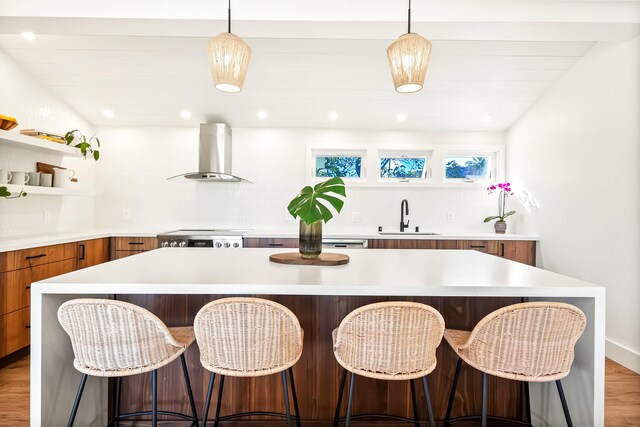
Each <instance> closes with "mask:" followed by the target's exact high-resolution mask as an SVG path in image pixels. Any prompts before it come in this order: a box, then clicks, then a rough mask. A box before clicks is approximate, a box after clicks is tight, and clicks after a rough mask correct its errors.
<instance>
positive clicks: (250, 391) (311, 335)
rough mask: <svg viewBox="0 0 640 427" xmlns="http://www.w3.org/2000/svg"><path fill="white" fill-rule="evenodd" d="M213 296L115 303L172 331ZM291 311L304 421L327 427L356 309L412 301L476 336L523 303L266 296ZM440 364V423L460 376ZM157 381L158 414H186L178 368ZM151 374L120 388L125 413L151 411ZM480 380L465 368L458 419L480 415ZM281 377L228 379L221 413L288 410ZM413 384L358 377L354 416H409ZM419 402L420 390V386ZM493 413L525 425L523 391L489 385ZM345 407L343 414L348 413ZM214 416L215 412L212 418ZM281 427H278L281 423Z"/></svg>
mask: <svg viewBox="0 0 640 427" xmlns="http://www.w3.org/2000/svg"><path fill="white" fill-rule="evenodd" d="M221 297H222V296H214V295H188V296H187V295H120V296H118V297H117V298H118V299H120V300H124V301H129V302H132V303H134V304H137V305H140V306H142V307H146V308H148V309H149V310H151V311H152V312H153V313H155V314H156V315H158V316H159V317H160V318H161V319H162V320H163V321H164V322H166V323H167V325H169V326H186V325H192V324H193V319H194V317H195V315H196V313H197V312H198V310H199V309H200V308H201V307H203V306H204V305H205V304H207V303H208V302H209V301H212V300H214V299H216V298H221ZM264 298H267V299H271V300H274V301H277V302H279V303H281V304H283V305H285V306H286V307H288V308H289V309H291V310H292V311H293V312H294V313H295V314H296V315H297V316H298V318H299V319H300V324H301V325H302V328H303V329H304V331H305V339H304V351H303V354H302V357H301V359H300V360H299V362H298V363H297V364H296V365H295V367H294V374H295V380H296V389H297V391H298V399H299V403H300V413H301V416H302V419H303V420H308V421H320V422H319V423H314V424H313V425H314V426H315V425H318V426H319V425H322V426H329V425H331V423H330V420H331V419H332V417H333V412H334V410H335V404H336V400H337V395H338V382H339V373H340V369H339V366H338V364H337V363H336V361H335V359H334V357H333V350H332V341H331V331H332V330H333V329H334V328H336V327H337V326H338V325H339V323H340V321H341V320H342V319H343V318H344V317H345V316H346V315H347V314H348V313H349V312H350V311H352V310H354V309H355V308H357V307H361V306H363V305H366V304H370V303H373V302H378V301H388V300H391V299H393V300H410V301H418V302H423V303H426V304H429V305H431V306H433V307H435V308H436V309H437V310H439V311H440V312H441V313H442V315H443V316H444V318H445V322H446V324H447V327H450V328H456V329H471V328H473V326H474V325H475V324H476V323H477V322H478V321H479V320H480V319H481V318H482V317H484V316H485V315H487V314H488V313H490V312H491V311H493V310H496V309H498V308H500V307H503V306H505V305H508V304H512V303H516V302H520V299H519V298H461V297H455V298H454V297H447V298H445V297H407V298H402V297H399V298H387V297H365V296H362V297H361V296H264ZM186 357H187V363H188V365H189V372H190V376H191V382H192V385H193V388H194V393H195V398H196V405H197V408H198V411H201V410H202V407H203V405H204V397H205V395H206V389H207V384H208V380H209V372H208V371H205V370H204V369H203V368H202V367H201V365H200V361H199V351H198V347H197V345H196V344H194V345H193V346H192V347H191V348H190V349H189V350H188V351H187V353H186ZM437 358H438V365H437V367H436V369H435V371H434V372H432V373H431V374H430V375H429V387H430V392H431V398H432V402H433V406H434V411H435V417H436V419H440V420H441V419H443V418H444V414H445V411H446V402H447V398H448V394H449V390H450V387H451V381H452V379H453V373H454V369H455V362H456V359H455V355H454V353H453V351H452V350H451V349H450V348H449V347H448V345H447V344H446V343H445V342H444V341H443V342H442V344H441V345H440V347H439V348H438V351H437ZM158 375H159V395H158V399H159V400H158V401H159V407H160V408H162V409H165V410H175V411H181V412H185V413H186V412H188V411H189V409H188V407H187V405H188V403H187V399H186V398H185V397H184V383H183V379H182V374H181V370H180V364H179V363H173V364H171V365H170V366H167V367H165V368H163V369H161V370H160V371H159V373H158ZM150 385H151V376H150V374H143V375H137V376H133V377H128V378H126V379H125V380H124V381H123V396H122V403H121V405H122V410H123V411H134V410H138V409H140V408H149V407H151V400H150V399H151V394H150ZM481 386H482V376H481V374H480V373H479V372H477V371H475V370H473V369H472V368H470V367H468V366H466V367H465V368H463V371H462V374H461V378H460V382H459V386H458V391H457V393H456V397H455V406H454V414H453V415H454V416H460V415H463V414H465V415H466V414H477V413H480V410H481V404H482V398H481ZM281 390H282V388H281V382H280V376H279V375H271V376H268V377H262V378H253V379H252V378H244V379H236V378H227V380H226V381H225V387H224V403H223V406H222V414H223V415H224V414H229V413H232V412H239V411H261V410H276V411H284V403H283V399H282V391H281ZM409 390H410V389H409V383H408V382H406V381H389V382H385V381H376V380H372V379H367V378H362V377H358V379H357V380H356V394H355V398H354V413H362V412H368V413H371V412H382V413H392V414H396V415H403V416H411V414H412V412H411V399H410V391H409ZM418 390H419V398H422V391H421V387H418ZM489 396H490V397H489V412H490V413H491V414H494V415H499V416H504V417H513V418H521V417H522V411H521V403H522V402H521V390H520V384H519V383H517V382H515V381H508V380H502V379H499V378H493V377H492V378H491V379H490V380H489ZM345 407H346V400H345V401H344V402H343V413H344V411H345V410H346V408H345ZM419 414H420V417H421V418H422V419H423V420H426V410H425V408H424V405H423V404H420V405H419ZM211 415H212V412H210V416H211ZM280 423H281V421H280Z"/></svg>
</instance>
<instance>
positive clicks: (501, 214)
mask: <svg viewBox="0 0 640 427" xmlns="http://www.w3.org/2000/svg"><path fill="white" fill-rule="evenodd" d="M494 191H498V215H493V216H488V217H486V218H485V219H484V222H489V221H493V220H494V219H497V220H498V221H502V222H504V220H505V218H506V217H508V216H511V215H513V214H515V213H516V211H509V212H505V211H504V207H505V204H506V202H507V197H508V196H513V191H512V190H511V183H509V182H501V183H499V184H495V185H491V186H490V187H487V192H488V193H489V194H493V192H494Z"/></svg>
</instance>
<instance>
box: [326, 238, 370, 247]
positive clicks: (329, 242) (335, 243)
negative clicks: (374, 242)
mask: <svg viewBox="0 0 640 427" xmlns="http://www.w3.org/2000/svg"><path fill="white" fill-rule="evenodd" d="M368 243H369V241H368V240H367V239H322V247H323V248H348V249H366V248H367V246H368Z"/></svg>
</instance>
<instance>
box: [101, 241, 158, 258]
mask: <svg viewBox="0 0 640 427" xmlns="http://www.w3.org/2000/svg"><path fill="white" fill-rule="evenodd" d="M110 246H111V253H110V259H112V260H114V259H120V258H126V257H128V256H131V255H137V254H140V253H142V252H146V251H152V250H154V249H158V239H156V238H155V237H112V238H111V242H110Z"/></svg>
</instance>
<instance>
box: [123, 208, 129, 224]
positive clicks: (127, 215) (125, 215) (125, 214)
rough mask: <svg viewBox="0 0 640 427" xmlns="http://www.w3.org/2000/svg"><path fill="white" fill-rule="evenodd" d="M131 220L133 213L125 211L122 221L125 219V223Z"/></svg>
mask: <svg viewBox="0 0 640 427" xmlns="http://www.w3.org/2000/svg"><path fill="white" fill-rule="evenodd" d="M130 218H131V211H129V209H123V210H122V219H124V220H125V221H129V219H130Z"/></svg>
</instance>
